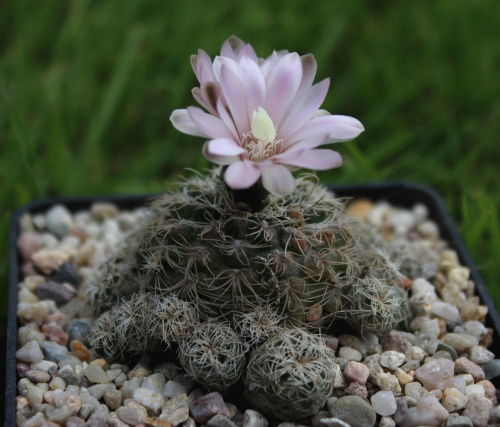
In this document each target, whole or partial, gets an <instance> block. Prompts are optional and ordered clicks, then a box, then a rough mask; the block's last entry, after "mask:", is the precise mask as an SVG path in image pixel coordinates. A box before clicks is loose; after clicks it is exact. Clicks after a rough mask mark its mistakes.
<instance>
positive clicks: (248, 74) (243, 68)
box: [239, 57, 266, 121]
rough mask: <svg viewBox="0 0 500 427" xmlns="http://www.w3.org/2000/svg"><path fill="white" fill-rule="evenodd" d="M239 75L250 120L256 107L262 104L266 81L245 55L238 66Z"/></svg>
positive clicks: (255, 65) (257, 67)
mask: <svg viewBox="0 0 500 427" xmlns="http://www.w3.org/2000/svg"><path fill="white" fill-rule="evenodd" d="M239 76H240V81H241V85H242V87H243V92H244V93H245V95H244V96H245V99H246V103H247V111H248V114H249V120H250V121H251V120H252V114H253V112H254V111H256V110H257V108H258V107H262V106H263V105H264V100H265V98H266V83H265V81H264V76H263V75H262V71H261V70H260V68H259V66H258V65H257V63H255V62H254V61H252V60H251V59H249V58H247V57H243V58H242V59H241V62H240V66H239Z"/></svg>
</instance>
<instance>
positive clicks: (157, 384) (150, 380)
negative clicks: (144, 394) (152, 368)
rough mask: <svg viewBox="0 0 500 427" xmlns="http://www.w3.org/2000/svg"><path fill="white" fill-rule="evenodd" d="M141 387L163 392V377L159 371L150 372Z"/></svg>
mask: <svg viewBox="0 0 500 427" xmlns="http://www.w3.org/2000/svg"><path fill="white" fill-rule="evenodd" d="M108 375H109V371H108ZM141 387H142V388H148V389H150V390H154V391H156V392H158V393H163V392H164V388H165V377H164V376H163V374H160V373H156V374H152V375H150V376H149V377H147V378H146V379H145V380H144V382H143V383H142V385H141Z"/></svg>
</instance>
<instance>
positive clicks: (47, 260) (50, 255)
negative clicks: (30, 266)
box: [31, 249, 69, 274]
mask: <svg viewBox="0 0 500 427" xmlns="http://www.w3.org/2000/svg"><path fill="white" fill-rule="evenodd" d="M31 260H32V261H33V263H34V264H35V266H36V268H37V269H38V270H39V271H41V272H42V273H43V274H52V273H53V272H54V271H56V270H58V269H59V267H61V265H63V264H64V263H65V262H67V261H69V253H68V252H67V251H64V250H57V249H52V250H50V249H42V250H39V251H37V252H36V253H34V254H33V255H32V256H31Z"/></svg>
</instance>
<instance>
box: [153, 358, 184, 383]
mask: <svg viewBox="0 0 500 427" xmlns="http://www.w3.org/2000/svg"><path fill="white" fill-rule="evenodd" d="M154 372H155V373H159V374H162V375H163V376H164V377H165V380H166V381H170V380H172V379H174V378H175V376H176V375H177V374H178V373H179V368H178V367H177V366H176V365H175V363H169V362H164V363H160V364H158V365H156V366H155V368H154Z"/></svg>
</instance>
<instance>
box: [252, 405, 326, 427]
mask: <svg viewBox="0 0 500 427" xmlns="http://www.w3.org/2000/svg"><path fill="white" fill-rule="evenodd" d="M325 413H326V414H328V413H327V412H325ZM268 424H269V422H268V421H267V419H266V417H264V415H262V414H261V413H260V412H257V411H254V410H253V409H247V410H246V411H245V414H244V417H243V426H244V427H267V425H268ZM313 425H314V421H313Z"/></svg>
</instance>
